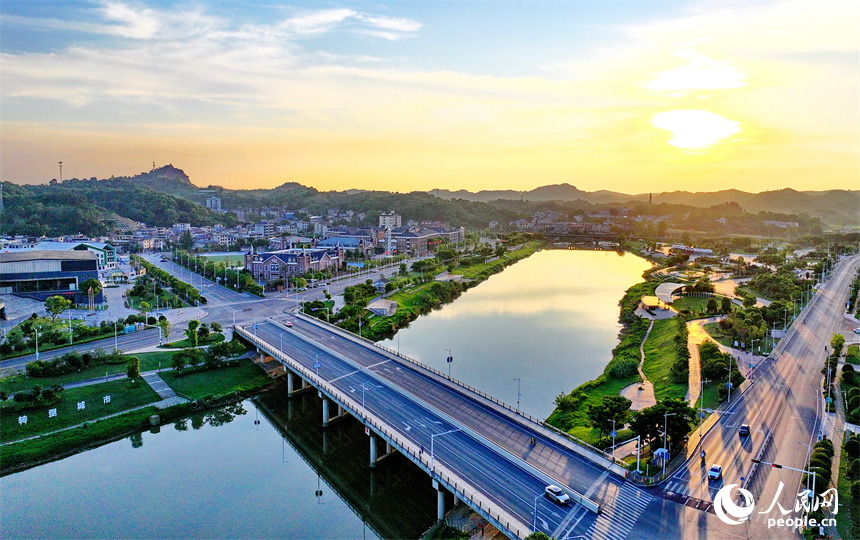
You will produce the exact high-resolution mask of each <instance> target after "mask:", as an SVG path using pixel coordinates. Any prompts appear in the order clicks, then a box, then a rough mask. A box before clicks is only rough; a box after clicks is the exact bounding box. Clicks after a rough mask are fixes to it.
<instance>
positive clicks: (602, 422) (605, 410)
mask: <svg viewBox="0 0 860 540" xmlns="http://www.w3.org/2000/svg"><path fill="white" fill-rule="evenodd" d="M631 404H632V402H631V401H630V400H629V399H627V398H626V397H623V396H603V398H602V399H601V401H600V402H598V403H595V404H593V405H591V406H589V407H588V413H587V414H588V418H589V420H591V425H592V426H594V427H596V428H597V429H598V431H599V432H600V437H601V438H602V437H603V434H604V433H606V432H608V431H610V430H611V429H612V423H613V420H614V421H615V427H616V428H619V427H622V426H623V425H624V423H625V422H626V421H627V416H628V414H629V411H630V405H631Z"/></svg>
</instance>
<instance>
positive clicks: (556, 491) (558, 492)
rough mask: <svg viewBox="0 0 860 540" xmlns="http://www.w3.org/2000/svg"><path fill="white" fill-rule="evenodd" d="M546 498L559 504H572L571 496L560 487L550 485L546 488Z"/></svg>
mask: <svg viewBox="0 0 860 540" xmlns="http://www.w3.org/2000/svg"><path fill="white" fill-rule="evenodd" d="M544 494H545V495H546V498H547V499H549V500H551V501H553V502H556V503H558V504H565V505H566V504H570V495H568V494H567V493H565V492H564V490H563V489H561V488H560V487H558V486H554V485H549V486H547V487H546V488H544Z"/></svg>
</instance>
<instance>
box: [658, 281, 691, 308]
mask: <svg viewBox="0 0 860 540" xmlns="http://www.w3.org/2000/svg"><path fill="white" fill-rule="evenodd" d="M684 286H685V285H684V284H683V283H661V284H660V285H658V286H657V290H656V291H654V294H656V295H657V298H659V299H660V301H661V302H665V303H667V304H671V303H672V300H673V299H672V293H674V292H675V291H677V290H678V289H680V288H682V287H684Z"/></svg>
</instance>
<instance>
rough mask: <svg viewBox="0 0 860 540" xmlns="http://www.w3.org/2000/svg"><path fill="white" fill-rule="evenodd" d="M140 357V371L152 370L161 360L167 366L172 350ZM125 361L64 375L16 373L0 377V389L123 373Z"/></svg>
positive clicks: (48, 384) (84, 379)
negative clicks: (31, 375)
mask: <svg viewBox="0 0 860 540" xmlns="http://www.w3.org/2000/svg"><path fill="white" fill-rule="evenodd" d="M126 356H137V357H138V358H140V371H153V370H156V369H158V368H159V365H158V363H159V362H161V366H162V367H169V366H170V362H171V360H172V359H173V352H170V351H165V352H148V353H139V354H134V355H126ZM126 367H127V365H126V363H125V362H123V363H121V364H101V365H98V366H90V367H88V368H87V369H84V370H83V371H78V372H75V373H67V374H65V375H57V376H56V377H38V378H36V377H29V376H28V375H27V374H26V373H18V374H16V375H13V376H11V377H5V378H3V379H0V389H3V390H5V391H7V392H9V393H10V394H12V393H15V392H20V391H21V390H29V389H30V388H33V387H34V386H36V385H39V386H42V387H46V386H52V385H54V384H67V383H71V382H77V381H86V380H88V379H95V378H97V377H104V375H105V374H106V373H107V374H108V375H116V374H117V373H125V370H126Z"/></svg>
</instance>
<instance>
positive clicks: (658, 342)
mask: <svg viewBox="0 0 860 540" xmlns="http://www.w3.org/2000/svg"><path fill="white" fill-rule="evenodd" d="M695 300H698V298H696V299H695ZM677 334H678V322H677V321H676V320H675V319H665V320H662V321H654V328H652V329H651V334H650V335H649V336H648V340H647V341H645V363H644V364H643V366H642V371H644V372H645V376H646V377H648V380H649V381H651V382H652V383H653V384H654V395H655V397H656V398H657V401H660V400H663V399H668V398H674V397H677V398H681V399H683V398H684V396H686V395H687V384H686V383H676V382H673V381H672V370H673V366H674V364H675V362H676V361H677V359H678V351H677V348H676V347H675V342H674V339H675V336H676V335H677Z"/></svg>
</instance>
